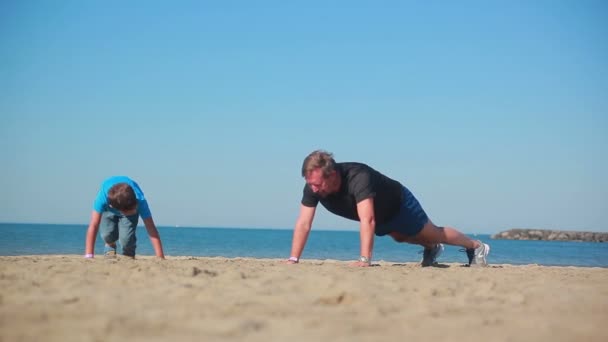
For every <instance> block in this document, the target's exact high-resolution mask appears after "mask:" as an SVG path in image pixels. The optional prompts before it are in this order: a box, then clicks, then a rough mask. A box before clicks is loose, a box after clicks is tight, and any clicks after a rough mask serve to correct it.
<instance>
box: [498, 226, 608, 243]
mask: <svg viewBox="0 0 608 342" xmlns="http://www.w3.org/2000/svg"><path fill="white" fill-rule="evenodd" d="M492 239H503V240H546V241H579V242H608V233H600V232H578V231H567V230H549V229H509V230H505V231H502V232H500V233H496V234H493V235H492Z"/></svg>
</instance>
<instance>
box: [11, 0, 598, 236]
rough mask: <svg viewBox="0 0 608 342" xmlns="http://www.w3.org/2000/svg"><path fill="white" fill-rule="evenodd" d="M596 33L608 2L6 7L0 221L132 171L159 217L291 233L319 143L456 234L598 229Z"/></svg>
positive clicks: (78, 199)
mask: <svg viewBox="0 0 608 342" xmlns="http://www.w3.org/2000/svg"><path fill="white" fill-rule="evenodd" d="M607 36H608V5H607V4H606V2H604V1H489V2H488V1H458V2H454V1H416V2H414V1H383V2H376V1H329V2H328V1H306V2H304V1H302V2H295V1H293V2H292V1H260V2H252V1H191V2H190V1H128V2H124V1H86V2H85V1H2V2H1V3H0V146H1V148H0V163H1V165H2V167H1V168H0V172H1V173H0V188H1V189H2V196H0V222H42V223H79V224H80V223H81V224H86V223H87V222H88V218H89V215H90V211H91V206H92V202H93V199H94V196H95V193H96V192H97V190H98V188H99V185H100V183H101V181H102V180H103V179H104V178H106V177H108V176H111V175H117V174H122V175H129V176H131V177H132V178H134V179H135V180H136V181H138V182H139V184H140V185H141V186H142V188H143V190H144V192H145V194H146V196H147V198H148V200H149V202H150V207H151V209H152V212H153V215H154V217H155V220H156V222H157V224H159V225H170V226H173V225H181V226H211V227H270V228H291V227H292V226H293V223H294V221H295V219H296V215H297V213H298V209H299V201H300V198H301V191H302V186H303V180H302V178H301V177H300V174H299V170H300V166H301V162H302V160H303V158H304V157H305V156H306V155H307V154H308V153H309V152H311V151H312V150H315V149H318V148H323V149H326V150H329V151H332V152H333V153H334V154H335V158H336V160H337V161H359V162H365V163H367V164H369V165H371V166H372V167H374V168H376V169H378V170H379V171H381V172H382V173H384V174H386V175H388V176H389V177H392V178H394V179H397V180H399V181H401V182H402V183H403V184H405V185H406V186H408V187H409V188H410V189H411V190H412V191H413V192H414V194H415V195H416V196H417V197H418V199H419V200H420V201H421V203H422V205H423V207H424V208H425V209H426V211H427V213H428V214H429V216H430V217H431V219H433V221H434V222H435V223H437V224H441V225H451V226H455V227H457V228H459V229H460V230H462V231H464V232H467V233H475V232H476V233H488V232H496V231H499V230H503V229H508V228H515V227H518V228H547V229H568V230H594V231H608V225H607V224H606V222H608V180H607V177H606V175H608V158H607V156H608V39H607ZM317 213H318V214H317V218H316V221H315V227H316V228H317V229H352V230H356V229H357V228H358V226H357V224H356V222H352V221H348V220H345V219H342V218H339V217H335V216H332V215H330V214H328V213H327V212H326V211H325V210H324V209H320V210H318V211H317Z"/></svg>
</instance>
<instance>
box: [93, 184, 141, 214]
mask: <svg viewBox="0 0 608 342" xmlns="http://www.w3.org/2000/svg"><path fill="white" fill-rule="evenodd" d="M118 183H127V184H129V185H130V186H131V188H133V192H135V198H137V212H138V213H139V216H141V218H142V219H147V218H148V217H152V213H151V212H150V208H149V207H148V201H146V198H145V197H144V193H143V191H141V189H140V188H139V185H137V183H135V181H134V180H132V179H131V178H129V177H125V176H114V177H110V178H108V179H106V180H105V181H103V183H101V189H99V192H98V193H97V197H95V202H94V203H93V210H95V211H96V212H98V213H100V214H101V213H103V212H104V211H110V212H112V213H114V214H118V215H121V214H120V211H118V210H116V209H114V208H110V205H109V204H108V192H109V191H110V188H112V187H113V186H114V185H116V184H118Z"/></svg>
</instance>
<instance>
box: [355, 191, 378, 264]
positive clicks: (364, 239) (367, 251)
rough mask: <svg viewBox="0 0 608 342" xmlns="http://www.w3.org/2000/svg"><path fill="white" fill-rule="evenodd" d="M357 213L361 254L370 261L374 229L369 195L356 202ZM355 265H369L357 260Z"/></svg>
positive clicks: (374, 224) (372, 208)
mask: <svg viewBox="0 0 608 342" xmlns="http://www.w3.org/2000/svg"><path fill="white" fill-rule="evenodd" d="M357 214H358V215H359V221H360V222H361V228H360V238H361V256H364V257H367V258H368V259H369V260H370V261H371V259H372V251H373V249H374V231H375V230H376V218H375V215H374V199H373V198H372V197H370V198H366V199H364V200H362V201H361V202H359V203H357ZM356 266H369V263H367V262H362V261H359V262H357V263H356Z"/></svg>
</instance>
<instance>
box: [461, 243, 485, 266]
mask: <svg viewBox="0 0 608 342" xmlns="http://www.w3.org/2000/svg"><path fill="white" fill-rule="evenodd" d="M477 242H479V244H480V245H479V247H477V248H467V249H466V252H467V257H468V258H469V266H471V267H473V266H482V267H483V266H487V265H488V261H487V260H486V257H487V256H488V254H490V246H488V245H487V244H485V243H483V242H481V241H479V240H478V241H477Z"/></svg>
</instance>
